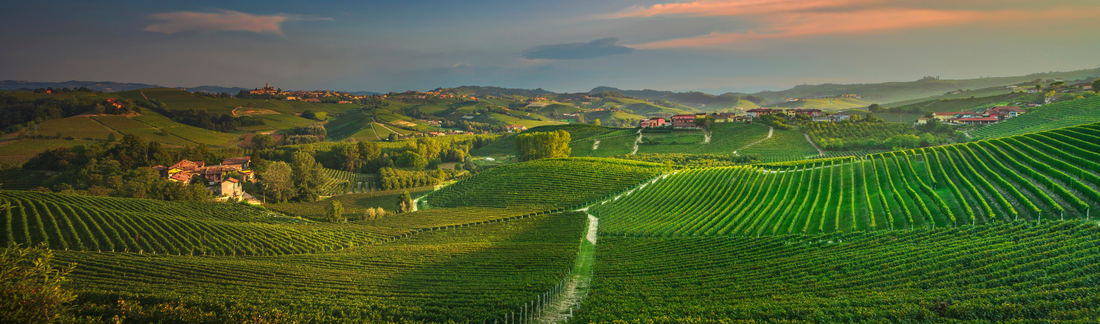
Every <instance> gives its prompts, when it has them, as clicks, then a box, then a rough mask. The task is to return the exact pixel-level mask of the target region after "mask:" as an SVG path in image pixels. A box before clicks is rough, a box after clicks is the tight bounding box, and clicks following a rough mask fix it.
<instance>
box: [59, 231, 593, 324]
mask: <svg viewBox="0 0 1100 324" xmlns="http://www.w3.org/2000/svg"><path fill="white" fill-rule="evenodd" d="M585 222H586V218H585V216H584V215H583V214H579V213H568V214H558V215H554V216H537V217H529V218H524V219H514V220H509V221H507V222H493V223H486V224H480V225H476V226H468V227H461V228H451V229H448V230H440V231H431V232H424V233H420V234H417V235H411V236H409V237H407V238H402V239H399V240H396V241H392V242H387V243H385V244H378V245H361V246H357V247H356V248H352V249H344V250H340V251H328V252H325V253H310V254H299V255H271V254H269V253H264V255H261V256H252V257H241V256H218V257H210V256H199V255H196V256H190V255H188V254H183V255H180V256H176V255H164V254H163V253H160V254H157V255H150V253H148V252H149V251H148V250H146V253H144V254H137V253H96V252H75V251H57V259H58V261H59V262H76V263H77V264H79V266H78V267H77V268H76V271H75V272H74V273H73V274H72V276H71V277H72V279H73V281H72V282H71V285H70V287H72V289H73V290H75V291H76V292H77V293H78V300H77V301H76V303H78V304H79V305H81V306H82V307H80V308H79V309H77V310H75V311H76V312H77V313H78V315H86V316H95V317H97V318H99V317H102V318H112V317H113V316H124V317H125V318H126V319H127V320H131V321H134V322H156V321H174V322H188V323H191V322H197V321H201V322H206V323H240V322H250V321H257V322H311V323H347V322H394V323H396V322H410V321H416V322H447V321H456V322H474V321H477V322H480V321H482V320H485V319H487V318H488V319H498V320H499V319H502V318H503V316H504V314H507V313H511V312H515V311H516V305H521V304H523V303H526V302H529V301H531V300H532V299H534V300H538V298H539V296H540V295H546V293H547V292H548V291H551V290H554V289H555V288H556V287H559V286H560V285H561V283H562V279H563V278H566V277H567V276H568V275H569V273H570V270H571V269H572V266H573V262H574V259H575V258H576V254H577V247H578V242H579V241H580V239H581V236H582V233H583V229H584V226H585ZM105 224H112V225H113V224H114V223H109V222H108V223H105ZM120 226H124V225H121V224H120ZM344 227H348V226H344ZM50 229H52V228H50ZM180 230H181V231H183V232H184V233H188V234H189V235H187V236H181V237H180V238H179V239H180V240H183V239H185V238H186V239H190V240H199V239H202V240H213V241H217V240H220V239H222V238H223V237H224V236H219V235H214V234H213V233H219V232H220V231H214V232H213V233H211V232H197V231H190V230H189V229H188V228H187V227H186V226H183V227H180ZM222 231H231V230H230V229H226V230H222ZM140 238H141V239H143V240H158V239H161V238H164V236H144V235H143V236H141V237H140ZM306 242H308V241H306ZM254 244H255V245H257V246H264V247H266V249H288V248H294V247H296V246H298V245H299V244H302V243H300V242H297V241H296V242H277V241H268V240H265V239H262V238H258V237H257V238H255V239H254ZM329 249H330V250H331V248H329ZM173 254H174V253H173ZM120 279H121V280H120ZM143 307H145V308H143ZM520 310H522V307H521V308H520Z"/></svg>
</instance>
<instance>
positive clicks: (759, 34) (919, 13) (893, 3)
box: [604, 0, 1100, 49]
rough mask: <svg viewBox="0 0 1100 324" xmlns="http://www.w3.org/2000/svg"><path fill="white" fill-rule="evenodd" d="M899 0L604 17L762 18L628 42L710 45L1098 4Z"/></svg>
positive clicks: (1077, 12) (757, 1) (826, 0)
mask: <svg viewBox="0 0 1100 324" xmlns="http://www.w3.org/2000/svg"><path fill="white" fill-rule="evenodd" d="M905 2H906V1H898V0H740V1H738V0H698V1H694V2H687V3H669V4H657V5H653V6H649V7H635V8H630V9H627V10H623V11H621V12H618V13H615V14H611V15H606V16H604V18H630V17H654V16H682V17H723V16H728V17H739V18H742V19H748V20H752V21H755V22H757V23H758V25H759V26H758V27H757V28H754V29H751V30H748V31H743V32H717V31H716V32H712V33H710V34H706V35H700V36H695V37H687V38H677V39H669V40H661V41H654V42H648V43H642V44H632V45H627V46H629V47H632V48H635V49H658V48H675V47H708V46H718V45H723V44H734V43H741V42H745V41H751V40H761V39H789V38H802V37H810V36H824V35H845V34H866V33H874V32H886V31H896V30H906V29H918V28H932V27H942V26H951V25H962V24H971V23H976V22H994V21H1010V20H1015V21H1025V20H1029V21H1038V20H1049V19H1063V20H1064V19H1081V18H1086V19H1087V18H1089V17H1095V16H1096V15H1097V14H1100V8H1097V7H1091V8H1089V7H1085V8H1055V9H1048V10H1045V11H1024V10H997V11H977V10H939V9H928V8H913V6H906V5H905Z"/></svg>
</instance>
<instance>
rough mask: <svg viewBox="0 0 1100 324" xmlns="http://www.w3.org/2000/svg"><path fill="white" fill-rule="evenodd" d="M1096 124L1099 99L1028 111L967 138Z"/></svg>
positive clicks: (991, 136) (972, 133) (1099, 117)
mask: <svg viewBox="0 0 1100 324" xmlns="http://www.w3.org/2000/svg"><path fill="white" fill-rule="evenodd" d="M1098 121H1100V96H1094V97H1090V98H1084V99H1077V100H1070V101H1063V102H1058V103H1053V104H1049V105H1044V106H1041V107H1036V108H1031V109H1028V112H1027V113H1025V114H1023V115H1020V116H1017V117H1014V118H1010V119H1008V120H1005V121H1002V122H999V123H996V124H993V125H988V126H982V127H980V128H978V129H975V130H974V131H971V132H970V136H975V137H978V138H982V139H990V138H998V137H1005V136H1012V135H1020V134H1027V133H1034V132H1040V131H1045V130H1051V129H1055V128H1062V127H1069V126H1076V125H1081V124H1089V123H1095V122H1098Z"/></svg>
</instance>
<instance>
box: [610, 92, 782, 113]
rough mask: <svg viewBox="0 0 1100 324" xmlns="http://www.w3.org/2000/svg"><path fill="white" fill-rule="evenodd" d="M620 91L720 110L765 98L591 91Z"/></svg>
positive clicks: (694, 93)
mask: <svg viewBox="0 0 1100 324" xmlns="http://www.w3.org/2000/svg"><path fill="white" fill-rule="evenodd" d="M611 91H614V92H618V93H622V94H624V95H627V96H630V97H634V98H641V99H650V100H666V101H670V102H673V103H677V104H682V105H687V106H691V107H694V108H699V109H704V110H708V111H711V110H720V109H726V108H730V107H736V106H737V104H738V102H739V101H741V100H748V101H751V102H753V103H755V104H760V103H763V100H761V99H759V98H755V97H749V96H747V95H735V94H731V93H727V94H723V95H720V96H715V95H710V94H706V93H702V92H672V91H658V90H651V89H646V90H622V89H618V88H613V87H596V88H593V89H592V90H591V91H589V93H593V94H595V93H601V92H611Z"/></svg>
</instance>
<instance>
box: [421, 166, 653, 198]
mask: <svg viewBox="0 0 1100 324" xmlns="http://www.w3.org/2000/svg"><path fill="white" fill-rule="evenodd" d="M667 170H668V168H666V167H665V166H663V165H660V164H654V163H646V162H636V161H627V160H615V159H599V158H563V159H542V160H537V161H528V162H522V163H516V164H511V165H505V166H499V167H495V168H492V169H490V170H488V171H485V172H482V173H479V174H478V175H477V176H474V177H471V178H467V179H464V180H462V181H459V182H458V183H456V184H453V185H451V186H448V187H446V188H443V189H441V190H438V191H435V192H432V193H430V194H428V195H427V196H425V197H424V199H423V201H425V202H426V203H427V204H428V205H430V206H432V207H467V206H469V207H479V206H485V207H488V206H497V207H506V208H528V209H543V210H546V209H558V208H572V207H578V206H579V205H585V204H590V203H594V202H595V201H596V200H598V199H604V198H608V196H610V195H612V194H617V193H621V192H623V191H624V190H627V189H629V188H630V187H632V186H634V185H637V184H640V183H642V182H644V181H646V180H649V179H652V178H654V177H656V176H658V175H660V174H662V173H663V172H665V171H667Z"/></svg>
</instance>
